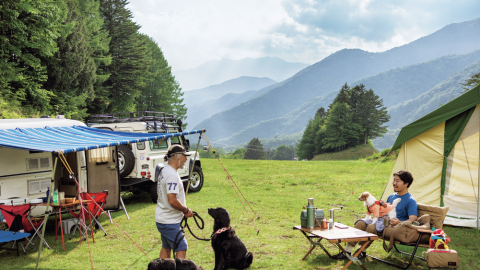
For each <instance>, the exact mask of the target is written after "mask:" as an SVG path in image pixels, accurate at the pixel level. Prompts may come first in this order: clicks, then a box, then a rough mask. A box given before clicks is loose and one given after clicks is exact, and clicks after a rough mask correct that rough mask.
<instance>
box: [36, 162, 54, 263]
mask: <svg viewBox="0 0 480 270" xmlns="http://www.w3.org/2000/svg"><path fill="white" fill-rule="evenodd" d="M54 155H55V162H54V163H53V170H52V180H51V182H50V192H48V198H47V208H46V209H45V218H44V219H43V227H42V236H40V238H41V239H40V243H39V245H38V256H37V265H36V266H35V269H38V263H39V261H40V253H41V252H42V244H43V239H44V235H45V228H46V227H47V220H48V216H49V213H48V206H49V205H50V198H52V195H53V187H54V186H55V171H56V169H57V161H58V156H57V155H56V154H54ZM55 226H56V224H55Z"/></svg>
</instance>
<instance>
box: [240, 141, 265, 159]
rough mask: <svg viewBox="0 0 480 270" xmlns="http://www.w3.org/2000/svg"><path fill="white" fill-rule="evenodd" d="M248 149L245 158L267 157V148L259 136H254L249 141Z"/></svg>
mask: <svg viewBox="0 0 480 270" xmlns="http://www.w3.org/2000/svg"><path fill="white" fill-rule="evenodd" d="M245 149H246V150H247V151H246V152H245V155H244V158H245V159H264V158H265V153H264V151H265V149H264V148H263V145H262V143H261V142H260V140H259V139H258V138H253V139H252V140H251V141H250V142H248V144H247V147H245Z"/></svg>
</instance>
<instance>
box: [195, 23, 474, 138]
mask: <svg viewBox="0 0 480 270" xmlns="http://www.w3.org/2000/svg"><path fill="white" fill-rule="evenodd" d="M477 49H480V19H475V20H472V21H468V22H463V23H455V24H451V25H448V26H445V27H444V28H442V29H440V30H438V31H436V32H435V33H433V34H431V35H428V36H426V37H423V38H420V39H418V40H416V41H413V42H411V43H409V44H407V45H404V46H401V47H397V48H393V49H391V50H388V51H386V52H382V53H370V52H365V51H362V50H359V49H344V50H341V51H338V52H336V53H334V54H332V55H330V56H328V57H327V58H325V59H323V60H322V61H320V62H318V63H316V64H314V65H311V66H309V67H307V68H305V69H303V70H302V71H300V72H298V73H297V74H296V75H294V76H293V77H291V78H289V79H288V80H285V81H283V82H281V83H279V84H277V85H278V86H277V87H275V88H274V89H272V90H270V91H269V92H267V93H265V94H262V95H260V96H258V97H256V98H254V99H251V100H249V101H247V102H244V103H242V104H240V105H238V106H236V107H234V108H232V109H229V110H227V111H223V112H220V113H217V114H215V115H213V116H211V117H210V118H208V119H206V120H205V121H203V122H201V123H200V124H198V125H197V126H196V128H206V129H207V130H209V131H210V133H209V138H210V140H212V141H217V140H222V139H223V140H225V139H226V138H229V137H231V136H233V135H234V134H236V135H239V133H240V131H242V130H245V129H248V128H249V127H252V126H255V125H257V124H259V123H261V122H263V121H269V120H271V119H275V118H279V117H282V116H285V115H287V114H289V113H291V112H293V111H294V110H296V109H297V108H299V107H300V106H301V105H302V104H304V103H306V102H308V101H309V100H310V99H312V98H313V97H318V96H325V95H326V94H327V93H329V92H332V91H335V90H338V89H339V88H340V87H341V85H343V84H344V83H345V82H347V83H349V84H351V83H352V82H354V81H357V80H360V79H363V78H367V77H370V76H373V75H375V74H378V73H381V72H383V71H387V70H390V69H394V68H399V67H404V66H409V65H413V64H417V63H421V62H424V61H428V60H431V59H435V58H437V57H441V56H444V55H451V54H466V53H469V52H472V51H475V50H477ZM367 87H369V86H368V85H367ZM374 90H375V91H377V89H374ZM309 117H311V116H309ZM309 117H308V118H309ZM308 118H307V119H308ZM290 128H292V129H293V130H292V131H291V133H294V132H297V131H298V129H296V128H293V127H290ZM302 128H303V127H302ZM264 130H266V127H265V128H264ZM253 133H254V132H253ZM274 135H279V134H277V133H275V132H270V134H269V135H268V137H265V136H261V135H255V137H261V138H262V137H263V138H271V137H272V136H274ZM238 137H239V138H238V140H240V141H242V140H246V139H247V138H246V137H245V136H238ZM250 139H251V138H250ZM238 140H235V141H236V143H235V142H232V143H234V144H237V143H239V141H238Z"/></svg>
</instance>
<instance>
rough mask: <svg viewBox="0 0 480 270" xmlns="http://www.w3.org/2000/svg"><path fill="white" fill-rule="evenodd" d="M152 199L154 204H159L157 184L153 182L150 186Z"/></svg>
mask: <svg viewBox="0 0 480 270" xmlns="http://www.w3.org/2000/svg"><path fill="white" fill-rule="evenodd" d="M150 197H152V202H153V203H157V200H158V193H157V182H153V183H152V184H151V185H150Z"/></svg>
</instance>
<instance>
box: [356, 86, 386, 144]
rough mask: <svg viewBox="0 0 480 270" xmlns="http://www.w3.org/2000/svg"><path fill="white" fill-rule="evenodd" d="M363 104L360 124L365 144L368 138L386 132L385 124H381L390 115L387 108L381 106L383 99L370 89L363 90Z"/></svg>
mask: <svg viewBox="0 0 480 270" xmlns="http://www.w3.org/2000/svg"><path fill="white" fill-rule="evenodd" d="M363 106H364V113H363V115H362V119H361V126H362V128H363V132H364V136H363V139H364V144H367V141H368V140H372V139H375V138H377V137H379V136H382V137H383V134H385V133H386V132H387V126H383V125H384V124H385V123H387V122H388V121H389V120H390V115H389V114H388V111H387V108H386V107H384V106H383V100H382V99H381V98H380V97H379V96H378V95H376V94H375V92H373V90H372V89H369V90H368V91H366V92H365V98H364V102H363Z"/></svg>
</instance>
